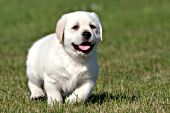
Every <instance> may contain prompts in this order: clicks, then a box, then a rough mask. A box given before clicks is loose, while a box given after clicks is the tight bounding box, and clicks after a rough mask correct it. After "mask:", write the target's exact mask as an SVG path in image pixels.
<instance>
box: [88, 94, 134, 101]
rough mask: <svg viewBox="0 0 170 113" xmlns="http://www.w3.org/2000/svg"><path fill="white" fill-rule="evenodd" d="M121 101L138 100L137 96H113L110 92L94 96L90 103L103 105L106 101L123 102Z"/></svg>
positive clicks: (90, 98)
mask: <svg viewBox="0 0 170 113" xmlns="http://www.w3.org/2000/svg"><path fill="white" fill-rule="evenodd" d="M121 100H127V101H135V100H137V96H136V95H127V94H123V93H121V94H117V95H114V96H113V95H112V94H110V93H108V92H102V93H99V94H92V95H91V96H90V97H89V99H88V101H87V102H88V103H98V104H102V103H104V102H106V101H121Z"/></svg>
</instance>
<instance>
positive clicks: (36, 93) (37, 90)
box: [28, 80, 45, 100]
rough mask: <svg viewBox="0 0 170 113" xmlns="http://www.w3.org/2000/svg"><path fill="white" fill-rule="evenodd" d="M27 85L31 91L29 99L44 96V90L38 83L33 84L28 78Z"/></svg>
mask: <svg viewBox="0 0 170 113" xmlns="http://www.w3.org/2000/svg"><path fill="white" fill-rule="evenodd" d="M28 87H29V89H30V91H31V97H30V98H31V99H35V100H36V99H40V98H44V97H45V94H44V91H43V89H42V86H41V85H40V84H39V85H37V84H34V83H32V82H31V81H30V80H29V81H28Z"/></svg>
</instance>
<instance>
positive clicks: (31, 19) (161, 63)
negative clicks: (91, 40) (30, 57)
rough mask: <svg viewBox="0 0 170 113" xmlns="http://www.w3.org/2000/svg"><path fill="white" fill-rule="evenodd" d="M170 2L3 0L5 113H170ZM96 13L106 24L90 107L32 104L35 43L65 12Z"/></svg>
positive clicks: (0, 51) (0, 56) (0, 55)
mask: <svg viewBox="0 0 170 113" xmlns="http://www.w3.org/2000/svg"><path fill="white" fill-rule="evenodd" d="M169 6H170V1H169V0H107V1H103V0H89V1H85V0H82V1H80V0H70V1H61V0H60V1H59V0H50V1H45V0H44V1H42V0H36V1H35V0H0V86H1V87H0V103H1V105H0V111H1V112H8V113H9V112H13V113H14V112H31V113H32V112H37V113H39V112H69V113H70V112H78V113H80V112H94V113H95V112H101V113H103V112H157V113H163V112H164V113H168V112H170V86H169V84H170V19H169V18H170V12H169V11H170V7H169ZM77 10H85V11H93V12H96V13H97V14H98V15H99V17H100V19H101V22H102V25H103V29H104V32H103V35H104V36H103V42H102V43H100V45H99V64H100V76H99V79H98V81H97V84H96V86H95V89H94V95H93V96H92V97H91V100H90V101H89V102H88V103H87V104H83V103H80V104H76V105H66V104H64V105H61V106H57V105H56V106H54V107H52V108H51V107H47V105H46V104H47V103H46V100H44V101H30V100H29V96H30V94H29V90H28V87H27V80H26V76H25V60H26V55H27V51H28V49H29V47H30V46H31V45H32V43H33V42H34V41H35V40H37V39H39V38H41V37H42V36H45V35H47V34H49V33H53V32H54V31H55V25H56V22H57V20H58V19H59V17H60V16H61V15H62V14H64V13H67V12H72V11H77Z"/></svg>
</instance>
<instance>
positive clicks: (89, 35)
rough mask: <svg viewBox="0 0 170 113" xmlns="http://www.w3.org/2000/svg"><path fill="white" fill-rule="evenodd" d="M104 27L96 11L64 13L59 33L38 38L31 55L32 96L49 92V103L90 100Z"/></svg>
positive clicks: (28, 64)
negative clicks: (98, 48) (98, 47)
mask: <svg viewBox="0 0 170 113" xmlns="http://www.w3.org/2000/svg"><path fill="white" fill-rule="evenodd" d="M101 40H102V27H101V24H100V21H99V18H98V16H97V15H96V14H95V13H93V12H92V13H90V12H85V11H77V12H72V13H68V14H65V15H63V16H62V17H61V18H60V19H59V21H58V23H57V25H56V33H53V34H50V35H48V36H46V37H43V38H42V39H40V40H38V41H37V42H35V43H34V44H33V46H32V47H31V48H30V50H29V53H28V56H27V61H26V65H27V77H28V86H29V89H30V92H31V97H30V98H31V99H37V98H41V97H44V96H47V99H48V104H49V105H53V104H54V103H55V102H58V103H63V102H71V103H74V102H79V101H86V100H87V99H88V97H89V96H90V94H91V92H92V89H93V87H94V85H95V82H96V79H97V77H98V71H99V69H98V63H97V45H98V43H99V41H101Z"/></svg>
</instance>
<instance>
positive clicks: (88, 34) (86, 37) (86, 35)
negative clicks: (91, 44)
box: [82, 30, 91, 40]
mask: <svg viewBox="0 0 170 113" xmlns="http://www.w3.org/2000/svg"><path fill="white" fill-rule="evenodd" d="M82 36H83V38H84V39H86V40H89V39H90V37H91V33H90V32H89V31H87V30H86V31H84V32H83V33H82Z"/></svg>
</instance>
